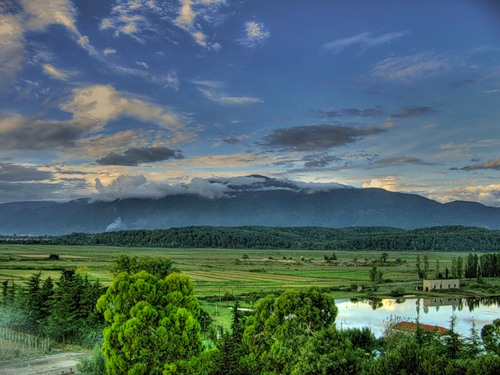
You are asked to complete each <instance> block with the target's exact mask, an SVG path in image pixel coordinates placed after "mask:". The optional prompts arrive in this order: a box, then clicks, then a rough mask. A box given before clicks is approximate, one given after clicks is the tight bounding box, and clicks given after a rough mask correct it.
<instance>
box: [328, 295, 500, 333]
mask: <svg viewBox="0 0 500 375" xmlns="http://www.w3.org/2000/svg"><path fill="white" fill-rule="evenodd" d="M335 304H336V305H337V307H338V309H339V314H338V316H337V319H336V323H337V328H338V329H342V328H352V327H358V328H362V327H368V328H370V329H371V330H372V331H373V333H374V334H375V336H377V337H379V336H381V335H382V333H383V331H384V327H385V326H384V321H386V320H387V319H390V317H391V316H392V317H398V318H403V319H404V320H407V321H411V322H415V319H416V318H417V316H418V315H419V316H420V323H423V324H430V325H438V326H442V327H445V328H449V327H450V318H451V316H452V315H453V314H454V315H455V316H456V331H457V332H458V333H460V334H462V335H465V336H469V334H470V330H471V327H472V320H474V322H475V323H476V328H477V330H478V333H479V334H480V332H481V328H482V327H483V326H484V325H485V324H489V323H491V322H492V321H493V320H494V319H498V318H500V298H499V297H495V298H483V299H481V300H477V299H467V298H425V299H424V298H418V299H417V298H398V299H376V300H375V299H363V300H356V299H338V300H336V301H335Z"/></svg>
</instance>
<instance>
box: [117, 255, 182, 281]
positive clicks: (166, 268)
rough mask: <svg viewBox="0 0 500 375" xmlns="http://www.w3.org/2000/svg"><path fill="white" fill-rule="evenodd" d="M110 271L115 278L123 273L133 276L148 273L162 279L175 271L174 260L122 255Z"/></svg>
mask: <svg viewBox="0 0 500 375" xmlns="http://www.w3.org/2000/svg"><path fill="white" fill-rule="evenodd" d="M110 271H111V273H112V274H113V275H114V276H116V275H118V274H119V273H121V272H127V273H130V274H133V273H137V272H140V271H146V272H148V273H150V274H152V275H155V276H156V277H158V278H160V279H162V278H164V277H165V276H167V275H168V274H170V273H171V272H173V271H174V270H173V269H172V260H170V259H168V258H164V257H150V256H141V257H138V256H136V255H134V256H131V257H129V256H128V255H120V256H118V257H117V258H116V259H115V260H114V261H113V263H112V264H111V266H110Z"/></svg>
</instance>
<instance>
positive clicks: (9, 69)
mask: <svg viewBox="0 0 500 375" xmlns="http://www.w3.org/2000/svg"><path fill="white" fill-rule="evenodd" d="M21 3H22V9H23V11H22V12H21V13H19V14H16V15H10V14H0V51H1V53H0V78H2V82H3V83H8V82H9V81H10V80H12V79H13V78H14V77H15V76H16V74H17V72H18V71H19V70H20V69H21V68H22V65H23V64H22V62H23V58H24V54H25V39H24V34H25V33H26V32H29V31H43V30H45V29H46V28H47V27H48V26H49V25H61V26H63V27H65V28H66V29H67V30H69V31H70V33H71V35H72V37H73V38H74V40H75V41H76V42H77V43H78V44H79V45H80V46H81V47H82V48H84V49H85V50H86V51H87V52H88V53H89V54H90V55H97V52H96V50H95V49H94V48H93V47H92V45H91V44H90V42H89V39H88V37H87V36H85V35H82V34H80V32H79V31H78V29H77V27H76V25H75V8H74V7H73V5H72V3H71V2H70V1H69V0H51V1H39V0H22V1H21ZM47 68H49V70H50V67H46V68H44V72H45V73H47V74H49V75H50V74H51V73H50V71H48V70H47ZM52 73H55V72H54V71H52ZM52 77H55V78H57V74H55V75H54V74H52ZM59 79H61V78H59ZM1 85H2V84H1V83H0V86H1Z"/></svg>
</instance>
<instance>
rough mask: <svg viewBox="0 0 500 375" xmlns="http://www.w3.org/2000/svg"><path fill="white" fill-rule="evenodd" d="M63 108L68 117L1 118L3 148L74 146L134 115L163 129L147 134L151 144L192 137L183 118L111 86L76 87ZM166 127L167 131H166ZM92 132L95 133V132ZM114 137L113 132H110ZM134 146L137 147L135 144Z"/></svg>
mask: <svg viewBox="0 0 500 375" xmlns="http://www.w3.org/2000/svg"><path fill="white" fill-rule="evenodd" d="M60 109H62V110H63V111H65V112H69V113H71V114H72V117H71V118H70V119H68V120H53V119H44V118H37V117H25V116H20V115H7V116H4V117H3V118H2V119H0V149H4V150H42V149H43V150H47V149H60V148H64V147H73V146H74V145H75V144H77V143H78V142H83V141H82V137H84V136H89V135H88V134H86V133H88V132H93V133H96V132H97V133H98V132H100V131H102V130H103V129H104V127H105V126H106V124H107V123H108V122H110V121H112V120H116V119H118V118H120V117H126V116H127V117H133V118H136V119H139V120H142V121H146V122H150V123H153V124H155V125H156V126H157V127H158V128H159V129H161V132H160V131H159V130H158V132H155V131H152V132H151V133H149V134H146V136H147V138H148V139H149V143H150V144H148V146H150V147H160V146H164V145H165V143H167V142H165V138H168V141H169V143H170V144H174V143H176V142H182V141H186V140H190V139H192V137H193V135H192V134H189V133H187V132H185V131H184V129H183V128H184V118H183V117H182V116H180V115H178V114H176V113H174V112H172V111H170V110H168V109H165V108H163V107H161V106H159V105H156V104H154V103H151V102H148V101H146V100H143V99H140V98H137V97H134V96H131V95H129V94H124V93H121V92H119V91H117V90H115V89H114V88H113V87H112V86H99V85H95V86H87V87H80V88H76V89H74V90H73V92H72V97H71V98H70V99H69V100H68V101H67V102H65V103H63V104H62V105H60ZM165 130H167V131H165ZM91 136H96V134H92V135H91ZM107 138H112V135H109V134H108V135H107ZM134 147H137V145H135V146H134Z"/></svg>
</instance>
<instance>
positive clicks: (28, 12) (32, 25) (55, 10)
mask: <svg viewBox="0 0 500 375" xmlns="http://www.w3.org/2000/svg"><path fill="white" fill-rule="evenodd" d="M22 4H23V9H24V13H25V14H24V17H23V18H24V19H25V24H24V27H25V29H26V30H28V31H40V30H44V29H45V28H46V27H47V26H49V25H62V26H64V27H66V28H67V29H68V30H69V31H71V33H72V35H73V37H74V39H75V40H76V42H77V43H78V44H79V45H80V46H81V47H82V48H84V49H85V50H86V51H87V52H88V53H89V54H90V55H97V51H96V50H95V49H94V47H92V45H91V44H90V42H89V39H88V37H87V36H85V35H82V34H80V32H79V31H78V29H77V27H76V22H75V19H76V10H75V7H74V6H73V4H72V2H71V1H70V0H51V1H39V0H22Z"/></svg>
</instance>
